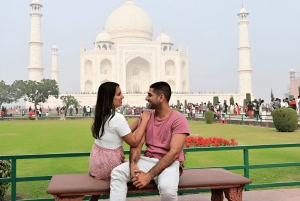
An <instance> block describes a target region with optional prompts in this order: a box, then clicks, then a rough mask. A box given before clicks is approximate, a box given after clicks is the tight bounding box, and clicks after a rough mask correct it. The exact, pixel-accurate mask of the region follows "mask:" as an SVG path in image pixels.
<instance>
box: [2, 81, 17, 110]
mask: <svg viewBox="0 0 300 201" xmlns="http://www.w3.org/2000/svg"><path fill="white" fill-rule="evenodd" d="M16 98H17V97H14V95H13V92H12V87H11V85H8V84H5V82H4V81H3V80H1V81H0V108H1V106H2V104H3V103H12V102H15V101H17V100H18V99H16Z"/></svg>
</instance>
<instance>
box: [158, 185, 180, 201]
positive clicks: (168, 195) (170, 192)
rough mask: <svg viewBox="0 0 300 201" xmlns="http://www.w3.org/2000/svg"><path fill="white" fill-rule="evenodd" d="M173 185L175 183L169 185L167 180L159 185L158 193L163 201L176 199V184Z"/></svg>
mask: <svg viewBox="0 0 300 201" xmlns="http://www.w3.org/2000/svg"><path fill="white" fill-rule="evenodd" d="M175 183H176V182H172V184H170V181H167V180H165V181H161V182H160V183H159V187H158V188H159V192H160V195H161V197H163V198H164V200H174V199H175V198H176V197H177V191H178V184H177V185H174V184H175Z"/></svg>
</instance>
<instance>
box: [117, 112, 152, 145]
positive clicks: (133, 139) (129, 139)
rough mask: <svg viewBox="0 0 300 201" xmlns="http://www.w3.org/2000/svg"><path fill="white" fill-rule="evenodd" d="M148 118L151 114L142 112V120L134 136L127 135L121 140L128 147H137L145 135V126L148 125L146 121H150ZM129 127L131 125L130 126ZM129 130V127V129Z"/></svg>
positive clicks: (131, 134)
mask: <svg viewBox="0 0 300 201" xmlns="http://www.w3.org/2000/svg"><path fill="white" fill-rule="evenodd" d="M150 116H151V112H149V111H144V112H143V114H142V115H141V118H142V122H141V124H140V125H139V127H138V129H137V131H136V133H135V135H133V133H132V132H131V133H129V134H127V135H125V136H124V137H122V138H123V140H124V141H125V142H126V143H127V144H128V145H130V146H131V147H134V148H135V147H137V146H138V145H139V143H140V141H141V139H142V138H143V136H144V133H145V130H146V127H147V124H148V121H149V119H150ZM130 126H131V125H130ZM130 129H131V127H130Z"/></svg>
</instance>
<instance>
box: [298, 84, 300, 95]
mask: <svg viewBox="0 0 300 201" xmlns="http://www.w3.org/2000/svg"><path fill="white" fill-rule="evenodd" d="M298 95H299V96H300V86H299V87H298Z"/></svg>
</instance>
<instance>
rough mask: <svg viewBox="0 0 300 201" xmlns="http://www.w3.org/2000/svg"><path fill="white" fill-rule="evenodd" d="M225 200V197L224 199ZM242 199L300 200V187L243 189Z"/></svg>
mask: <svg viewBox="0 0 300 201" xmlns="http://www.w3.org/2000/svg"><path fill="white" fill-rule="evenodd" d="M226 200H227V199H226V198H225V199H224V201H226ZM105 201H108V200H105ZM127 201H160V198H159V196H150V197H141V198H128V199H127ZM178 201H210V194H209V193H205V194H191V195H183V196H179V197H178ZM243 201H300V188H295V189H276V190H257V191H255V190H253V191H244V192H243Z"/></svg>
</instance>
